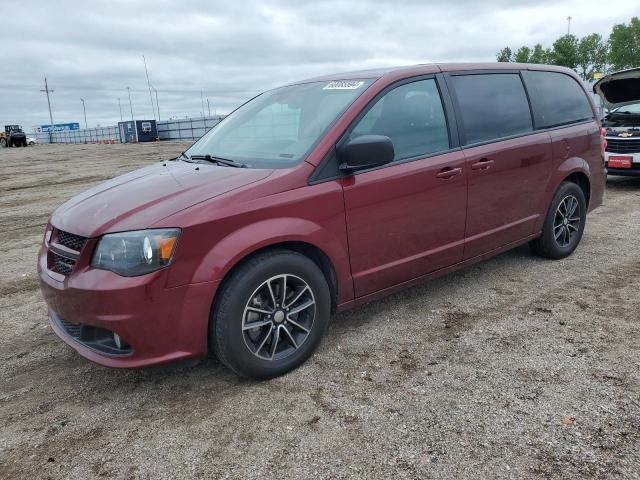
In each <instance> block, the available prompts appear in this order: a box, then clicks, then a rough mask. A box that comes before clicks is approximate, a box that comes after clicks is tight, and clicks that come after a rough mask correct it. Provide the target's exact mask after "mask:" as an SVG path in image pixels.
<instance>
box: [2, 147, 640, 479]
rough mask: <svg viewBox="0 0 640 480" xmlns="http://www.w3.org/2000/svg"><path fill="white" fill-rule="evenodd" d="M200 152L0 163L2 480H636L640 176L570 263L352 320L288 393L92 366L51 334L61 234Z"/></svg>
mask: <svg viewBox="0 0 640 480" xmlns="http://www.w3.org/2000/svg"><path fill="white" fill-rule="evenodd" d="M184 146H185V144H181V143H177V142H176V143H157V144H138V145H75V146H63V145H56V146H44V145H42V146H35V147H29V148H20V149H18V148H15V149H3V150H0V165H1V169H0V192H1V193H2V195H1V199H0V222H1V226H2V239H1V240H0V245H1V248H0V252H1V253H0V254H1V255H2V265H4V267H3V268H2V273H1V276H0V327H1V328H2V335H0V478H7V479H9V478H28V479H33V478H54V479H57V478H65V479H66V478H78V479H87V478H149V479H156V478H312V477H313V478H437V479H446V478H558V479H560V478H562V479H566V478H598V479H602V478H640V366H639V365H640V335H639V333H640V324H639V317H640V313H639V312H640V293H639V292H640V249H639V248H638V239H639V238H640V179H622V178H610V179H609V183H608V191H607V195H606V202H605V205H604V206H603V207H601V208H599V209H598V210H596V211H595V212H594V213H593V214H592V215H591V216H590V217H589V221H588V226H587V229H586V232H585V238H584V239H583V242H582V244H581V246H580V247H579V249H578V250H577V252H576V253H575V254H574V255H573V256H572V257H570V258H568V259H565V260H562V261H556V262H554V261H549V260H543V259H540V258H537V257H534V256H533V255H532V254H530V253H529V251H528V249H527V248H526V247H523V248H519V249H516V250H514V251H512V252H509V253H506V254H503V255H501V256H499V257H497V258H495V259H492V260H490V261H487V262H484V263H482V264H479V265H477V266H474V267H471V268H468V269H466V270H463V271H460V272H458V273H455V274H452V275H448V276H446V277H444V278H441V279H439V280H435V281H432V282H429V283H425V284H423V285H421V286H418V287H415V288H412V289H410V290H407V291H405V292H403V293H400V294H397V295H394V296H391V297H388V298H386V299H384V300H382V301H377V302H374V303H372V304H369V305H368V306H365V307H363V308H360V309H357V310H353V311H350V312H347V313H344V314H340V315H338V316H337V317H336V318H335V320H334V321H333V323H332V325H331V327H330V329H329V332H328V336H327V338H326V340H325V341H324V343H323V344H322V346H321V347H320V349H319V351H318V352H317V353H316V355H314V356H313V357H312V358H311V359H310V360H309V361H308V362H307V363H306V364H305V365H304V366H303V367H302V368H300V369H298V370H296V371H294V372H292V373H290V374H289V375H286V376H284V377H281V378H278V379H275V380H271V381H268V382H261V383H259V382H254V381H249V380H244V379H239V378H237V377H236V376H234V375H233V374H231V373H230V372H229V371H227V370H226V369H225V368H223V367H222V366H220V365H219V364H218V363H217V362H216V361H215V360H213V359H210V360H204V361H201V362H199V363H198V364H194V363H191V364H180V365H173V366H168V367H162V368H153V369H147V370H137V371H119V370H109V369H106V368H103V367H100V366H97V365H94V364H92V363H90V362H88V361H87V360H84V359H83V358H81V357H80V356H78V355H77V354H76V353H75V351H74V350H72V349H71V348H69V347H67V346H66V345H65V344H63V343H62V342H61V341H60V340H58V338H57V337H56V336H55V334H54V333H53V332H52V330H51V328H50V327H49V326H48V324H47V318H46V308H45V304H44V302H43V300H42V296H41V294H40V291H39V287H38V281H37V276H36V252H37V250H38V246H39V243H40V241H41V237H42V233H43V229H44V225H45V222H46V220H47V218H48V216H49V214H50V212H51V211H52V210H53V208H55V206H57V205H59V204H60V203H62V202H63V201H64V200H66V199H67V198H69V197H71V196H72V195H74V194H75V193H77V192H80V191H82V190H84V189H86V188H88V187H89V186H90V185H93V184H95V183H97V182H99V181H102V180H105V179H107V178H110V177H112V176H114V175H117V174H120V173H124V172H127V171H129V170H132V169H134V168H136V167H138V166H142V165H145V164H147V163H149V162H151V161H155V160H158V159H162V158H170V157H171V156H172V155H175V153H176V152H179V151H180V150H181V149H183V148H184Z"/></svg>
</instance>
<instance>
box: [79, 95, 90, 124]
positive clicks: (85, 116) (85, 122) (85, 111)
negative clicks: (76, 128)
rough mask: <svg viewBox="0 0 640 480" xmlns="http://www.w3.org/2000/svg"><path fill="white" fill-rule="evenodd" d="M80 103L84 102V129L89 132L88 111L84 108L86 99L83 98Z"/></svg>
mask: <svg viewBox="0 0 640 480" xmlns="http://www.w3.org/2000/svg"><path fill="white" fill-rule="evenodd" d="M80 101H81V102H82V111H83V112H84V129H85V130H88V129H89V125H87V109H86V108H85V106H84V98H81V99H80Z"/></svg>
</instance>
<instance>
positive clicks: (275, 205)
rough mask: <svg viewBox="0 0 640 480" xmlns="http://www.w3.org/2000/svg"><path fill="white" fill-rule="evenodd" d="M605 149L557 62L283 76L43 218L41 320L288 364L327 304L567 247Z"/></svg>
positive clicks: (115, 346) (312, 345) (576, 235)
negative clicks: (520, 252) (506, 256)
mask: <svg viewBox="0 0 640 480" xmlns="http://www.w3.org/2000/svg"><path fill="white" fill-rule="evenodd" d="M602 145H603V143H602V136H601V128H600V125H599V121H598V119H597V118H596V115H595V110H594V107H593V105H592V102H591V100H590V99H589V96H588V95H587V92H586V91H585V89H584V87H583V86H582V83H581V81H580V79H579V78H578V77H577V76H576V75H575V74H574V73H573V72H572V71H570V70H568V69H564V68H559V67H550V66H540V65H521V64H446V65H422V66H415V67H405V68H396V69H388V70H379V71H362V72H355V73H350V74H341V75H331V76H326V77H320V78H316V79H311V80H306V81H303V82H299V83H295V84H291V85H287V86H284V87H281V88H276V89H274V90H270V91H268V92H265V93H263V94H261V95H259V96H257V97H255V98H254V99H252V100H250V101H249V102H247V103H245V104H244V105H243V106H241V107H240V108H238V109H237V110H236V111H235V112H233V113H232V114H231V115H229V116H228V117H227V118H225V119H224V120H223V121H222V122H221V123H220V124H218V125H217V126H216V127H215V128H213V129H212V130H211V131H210V132H208V133H207V134H206V135H205V136H204V137H202V138H201V139H200V140H198V141H197V142H195V143H194V144H193V145H192V146H191V147H190V148H189V149H188V150H186V151H185V152H184V153H182V154H181V155H180V156H179V157H177V158H176V159H174V160H172V161H162V162H159V163H156V164H153V165H151V166H148V167H146V168H143V169H141V170H137V171H134V172H132V173H129V174H127V175H123V176H121V177H117V178H115V179H112V180H110V181H107V182H105V183H103V184H101V185H98V186H96V187H94V188H92V189H90V190H88V191H86V192H85V193H82V194H80V195H78V196H76V197H74V198H72V199H71V200H69V201H68V202H67V203H65V204H64V205H62V206H61V207H59V208H58V209H57V210H56V211H55V212H54V213H53V215H52V216H51V219H50V221H49V223H48V225H47V227H46V232H45V235H44V241H43V244H42V248H41V250H40V254H39V262H38V271H39V275H40V279H41V285H42V291H43V293H44V297H45V299H46V301H47V303H48V305H49V315H50V321H51V325H52V326H53V329H54V330H55V332H56V333H57V334H58V335H59V336H60V337H61V338H62V339H63V340H64V341H66V342H67V343H69V344H70V345H71V346H72V347H73V348H75V349H76V350H77V351H78V352H80V354H82V355H84V356H85V357H87V358H89V359H91V360H93V361H95V362H98V363H100V364H102V365H107V366H111V367H141V366H146V365H153V364H160V363H164V362H169V361H173V360H178V359H183V358H189V357H203V356H205V355H207V353H208V352H210V351H211V352H214V353H215V354H216V355H217V356H218V357H219V359H220V360H221V361H222V362H223V363H224V364H225V365H227V366H228V367H230V368H231V369H233V370H234V371H235V372H237V373H239V374H241V375H246V376H250V377H255V378H269V377H273V376H277V375H281V374H283V373H285V372H287V371H289V370H291V369H293V368H295V367H297V366H299V365H300V364H301V363H303V362H304V361H305V360H306V359H307V358H308V357H309V356H310V355H311V354H312V353H313V351H314V350H315V349H316V347H317V346H318V344H319V343H320V340H321V338H322V336H323V335H324V333H325V331H326V329H327V324H328V321H329V317H330V315H331V314H332V313H333V312H335V311H336V310H343V309H346V308H350V307H355V306H357V305H360V304H362V303H364V302H368V301H370V300H373V299H376V298H379V297H381V296H383V295H387V294H389V293H391V292H394V291H397V290H398V289H401V288H405V287H407V286H409V285H413V284H415V283H416V282H419V281H422V280H426V279H430V278H434V277H437V276H439V275H443V274H446V273H448V272H451V271H453V270H455V269H458V268H462V267H464V266H468V265H470V264H473V263H475V262H478V261H480V260H483V259H486V258H489V257H492V256H494V255H497V254H499V253H501V252H504V251H506V250H509V249H512V248H514V247H516V246H518V245H521V244H525V243H529V244H530V245H531V247H532V249H533V251H534V252H535V253H537V254H539V255H542V256H544V257H548V258H552V259H559V258H564V257H566V256H568V255H570V254H571V253H572V252H573V251H574V249H575V248H576V247H577V246H578V244H579V242H580V239H581V237H582V234H583V231H584V227H585V222H586V216H587V212H588V211H591V210H593V209H594V208H596V207H597V206H599V205H600V204H601V203H602V197H603V190H604V185H605V170H604V162H603V150H602ZM400 328H401V326H400Z"/></svg>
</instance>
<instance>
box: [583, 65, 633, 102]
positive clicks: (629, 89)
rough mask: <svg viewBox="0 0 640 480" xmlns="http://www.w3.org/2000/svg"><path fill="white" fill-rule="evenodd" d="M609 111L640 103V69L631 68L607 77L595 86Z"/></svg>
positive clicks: (594, 90) (595, 90)
mask: <svg viewBox="0 0 640 480" xmlns="http://www.w3.org/2000/svg"><path fill="white" fill-rule="evenodd" d="M593 92H594V93H596V94H598V95H599V96H600V98H601V99H602V102H603V103H604V106H605V107H607V108H608V109H609V110H613V109H614V108H618V107H622V106H624V105H631V104H632V103H640V68H631V69H629V70H621V71H619V72H614V73H610V74H609V75H605V76H604V77H602V78H601V79H600V80H598V81H597V82H596V83H595V84H594V85H593Z"/></svg>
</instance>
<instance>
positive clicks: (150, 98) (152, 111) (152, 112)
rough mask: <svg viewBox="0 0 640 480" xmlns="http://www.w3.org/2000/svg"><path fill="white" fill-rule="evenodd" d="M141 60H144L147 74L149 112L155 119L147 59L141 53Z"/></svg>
mask: <svg viewBox="0 0 640 480" xmlns="http://www.w3.org/2000/svg"><path fill="white" fill-rule="evenodd" d="M142 61H143V62H144V73H145V74H146V75H147V86H148V87H149V100H151V114H152V115H153V119H154V120H155V119H156V110H155V108H153V96H152V95H151V82H150V81H149V70H147V59H146V58H144V55H142Z"/></svg>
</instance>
